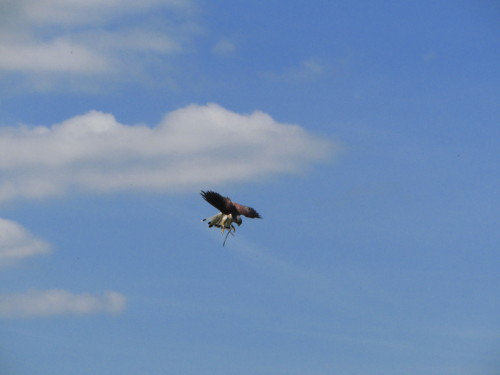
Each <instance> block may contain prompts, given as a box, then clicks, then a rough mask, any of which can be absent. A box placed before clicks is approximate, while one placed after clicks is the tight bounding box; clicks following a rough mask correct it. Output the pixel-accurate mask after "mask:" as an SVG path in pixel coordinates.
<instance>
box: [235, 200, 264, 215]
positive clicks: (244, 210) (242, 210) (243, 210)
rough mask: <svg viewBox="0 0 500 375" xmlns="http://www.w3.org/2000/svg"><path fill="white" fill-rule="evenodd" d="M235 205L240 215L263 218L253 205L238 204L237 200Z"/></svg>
mask: <svg viewBox="0 0 500 375" xmlns="http://www.w3.org/2000/svg"><path fill="white" fill-rule="evenodd" d="M233 205H234V206H235V207H236V210H237V211H238V213H239V214H240V215H243V216H246V217H249V218H251V219H262V217H261V216H260V214H259V213H258V212H257V211H255V210H254V209H253V208H252V207H247V206H243V205H242V204H238V203H236V202H233Z"/></svg>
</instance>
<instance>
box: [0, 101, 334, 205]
mask: <svg viewBox="0 0 500 375" xmlns="http://www.w3.org/2000/svg"><path fill="white" fill-rule="evenodd" d="M334 150H335V148H334V145H333V144H332V143H331V142H329V141H327V140H324V139H321V138H318V137H315V136H313V135H311V134H309V133H308V132H306V131H305V130H304V129H303V128H301V127H299V126H297V125H289V124H282V123H279V122H277V121H275V120H274V119H273V118H272V117H270V116H269V115H267V114H265V113H262V112H259V111H256V112H254V113H251V114H248V115H242V114H238V113H235V112H231V111H229V110H227V109H224V108H222V107H220V106H219V105H216V104H209V105H206V106H199V105H191V106H188V107H186V108H183V109H179V110H176V111H174V112H171V113H169V114H168V115H166V116H165V118H164V119H163V121H161V123H160V124H159V125H158V126H156V127H148V126H145V125H135V126H130V125H124V124H121V123H119V122H118V121H117V120H116V119H115V118H114V117H113V116H112V115H111V114H106V113H102V112H97V111H91V112H89V113H86V114H84V115H81V116H76V117H73V118H70V119H68V120H66V121H64V122H62V123H59V124H55V125H52V126H48V127H44V126H39V127H25V126H21V127H10V128H3V129H1V130H0V174H1V177H0V201H6V200H9V199H13V198H18V197H45V196H50V195H58V194H63V193H65V192H66V191H67V190H69V188H71V189H72V190H74V189H75V188H76V189H80V190H88V191H96V192H106V191H116V190H123V189H139V190H150V191H151V190H155V191H172V190H178V189H181V188H190V187H193V188H194V187H196V188H197V187H199V186H200V185H211V186H214V185H220V184H223V183H227V182H233V183H234V182H238V181H246V180H251V179H258V178H262V177H266V176H269V175H274V174H282V173H297V172H300V171H302V170H304V168H306V167H307V166H309V165H310V164H311V163H314V162H317V161H320V160H322V159H325V158H327V157H328V156H329V155H330V154H331V152H332V151H334Z"/></svg>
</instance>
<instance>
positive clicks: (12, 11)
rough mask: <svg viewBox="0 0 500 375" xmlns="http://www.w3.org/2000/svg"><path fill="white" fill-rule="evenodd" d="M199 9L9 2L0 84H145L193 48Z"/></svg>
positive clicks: (164, 1)
mask: <svg viewBox="0 0 500 375" xmlns="http://www.w3.org/2000/svg"><path fill="white" fill-rule="evenodd" d="M193 9H194V7H193V5H192V2H191V0H145V1H131V0H109V1H96V0H4V1H2V4H0V78H1V77H2V76H3V77H5V76H11V77H18V78H19V77H24V78H25V79H26V80H27V82H29V84H30V86H29V87H30V88H31V89H35V90H49V89H52V88H54V87H56V86H58V85H57V83H61V84H64V85H63V86H61V87H65V88H66V89H67V88H68V84H69V83H71V84H72V85H75V86H76V88H83V87H84V86H85V84H87V85H89V84H90V82H94V83H96V84H97V83H98V82H100V81H101V82H102V80H103V79H106V80H110V79H116V78H118V77H119V78H120V80H121V81H123V80H124V79H125V78H127V80H144V79H145V77H147V76H148V71H151V70H152V69H153V67H154V66H155V64H159V66H162V67H163V70H165V69H164V68H165V65H164V64H165V63H166V61H167V60H168V59H169V58H170V57H172V56H173V55H175V54H177V53H180V52H182V51H183V50H185V49H186V48H187V46H188V45H189V43H190V40H191V39H192V37H193V35H195V34H196V30H197V28H196V27H195V26H194V22H193V20H192V19H193V14H194V13H195V12H193ZM158 13H161V14H162V17H163V19H162V22H158V20H157V19H156V18H155V17H156V16H155V15H156V14H158ZM125 19H126V22H124V20H125ZM69 77H71V78H72V80H71V81H68V78H69ZM156 78H157V79H158V77H156Z"/></svg>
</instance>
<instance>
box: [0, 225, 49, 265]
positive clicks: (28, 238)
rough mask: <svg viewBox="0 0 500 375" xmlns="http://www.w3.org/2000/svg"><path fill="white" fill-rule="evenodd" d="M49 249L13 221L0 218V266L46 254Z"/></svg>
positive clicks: (44, 243)
mask: <svg viewBox="0 0 500 375" xmlns="http://www.w3.org/2000/svg"><path fill="white" fill-rule="evenodd" d="M50 250H51V247H50V245H49V244H48V243H46V242H45V241H43V240H41V239H39V238H37V237H35V236H33V235H32V234H31V233H29V232H28V231H27V230H26V229H24V228H23V227H22V226H21V225H19V224H17V223H16V222H14V221H10V220H6V219H2V218H0V265H5V264H10V263H12V262H14V261H16V260H20V259H23V258H27V257H31V256H35V255H40V254H46V253H48V252H50Z"/></svg>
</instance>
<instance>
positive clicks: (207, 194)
mask: <svg viewBox="0 0 500 375" xmlns="http://www.w3.org/2000/svg"><path fill="white" fill-rule="evenodd" d="M200 194H201V196H202V197H203V199H205V200H206V201H207V202H208V203H210V204H211V205H212V206H214V207H215V208H217V209H218V210H219V211H220V212H219V213H218V214H217V215H214V216H211V217H209V218H206V219H203V220H202V221H208V227H209V228H212V227H213V226H215V227H216V228H221V232H222V233H224V230H225V229H228V231H229V232H231V230H232V231H236V228H235V227H234V225H233V223H236V224H238V226H240V225H241V223H242V222H243V220H242V219H241V215H243V216H246V217H249V218H251V219H262V217H261V216H260V214H259V213H258V212H257V211H255V209H253V208H252V207H248V206H243V205H242V204H239V203H236V202H233V201H232V200H231V199H230V198H228V197H223V196H222V195H220V194H219V193H216V192H215V191H210V190H209V191H203V190H202V191H201V193H200Z"/></svg>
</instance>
